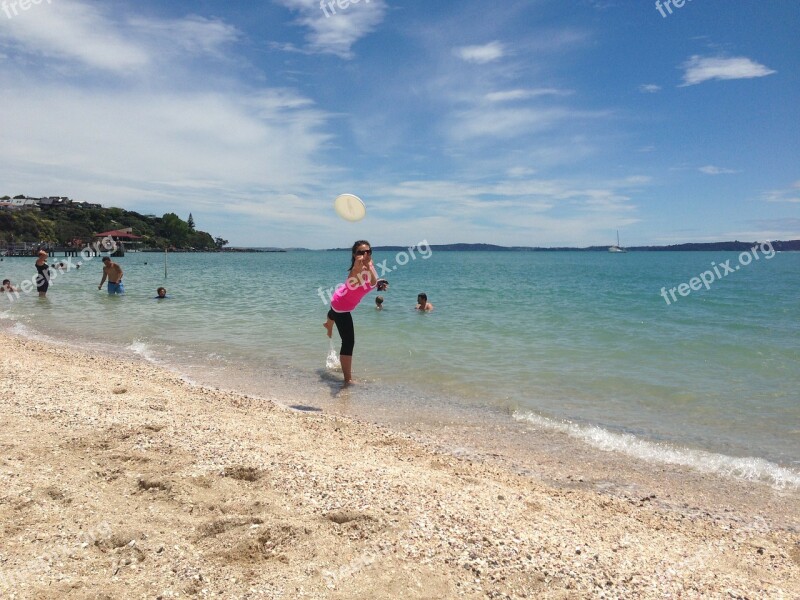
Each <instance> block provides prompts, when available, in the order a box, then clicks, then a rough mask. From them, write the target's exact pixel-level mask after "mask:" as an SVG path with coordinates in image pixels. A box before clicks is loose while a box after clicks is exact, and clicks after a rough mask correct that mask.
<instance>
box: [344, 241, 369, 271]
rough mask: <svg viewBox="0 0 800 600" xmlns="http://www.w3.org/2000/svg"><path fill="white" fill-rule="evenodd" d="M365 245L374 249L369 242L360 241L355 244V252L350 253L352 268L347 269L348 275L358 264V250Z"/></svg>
mask: <svg viewBox="0 0 800 600" xmlns="http://www.w3.org/2000/svg"><path fill="white" fill-rule="evenodd" d="M364 244H366V245H367V246H369V247H370V250H371V249H372V244H370V243H369V242H368V241H367V240H358V241H357V242H356V243H355V244H353V250H352V251H351V253H350V268H349V269H347V272H348V273H349V272H350V271H352V270H353V265H354V264H356V250H357V249H358V247H359V246H363V245H364Z"/></svg>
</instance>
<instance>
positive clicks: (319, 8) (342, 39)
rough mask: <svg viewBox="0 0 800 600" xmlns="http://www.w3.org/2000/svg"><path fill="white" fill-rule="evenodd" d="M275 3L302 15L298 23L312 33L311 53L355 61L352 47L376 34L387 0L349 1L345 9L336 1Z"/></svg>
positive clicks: (309, 48)
mask: <svg viewBox="0 0 800 600" xmlns="http://www.w3.org/2000/svg"><path fill="white" fill-rule="evenodd" d="M275 1H276V2H277V3H278V4H281V5H283V6H285V7H286V8H288V9H290V10H292V11H295V12H297V13H299V14H300V17H299V18H298V21H297V22H298V23H299V24H300V25H303V26H304V27H307V28H308V29H309V30H310V33H309V34H308V35H307V36H306V41H307V42H308V50H309V51H311V52H319V53H322V54H335V55H336V56H339V57H341V58H352V57H353V50H352V48H353V45H354V44H355V43H356V42H357V41H358V40H360V39H361V38H363V37H365V36H366V35H368V34H369V33H371V32H372V31H374V30H375V29H376V28H377V27H378V25H379V24H380V23H381V22H382V21H383V18H384V15H385V14H386V3H385V2H384V0H364V1H363V2H362V1H360V0H350V2H349V4H348V5H347V8H345V9H341V8H339V5H338V3H337V2H336V1H335V0H334V1H326V2H323V3H320V1H319V0H275ZM287 49H292V50H293V49H294V48H293V47H292V46H288V47H287Z"/></svg>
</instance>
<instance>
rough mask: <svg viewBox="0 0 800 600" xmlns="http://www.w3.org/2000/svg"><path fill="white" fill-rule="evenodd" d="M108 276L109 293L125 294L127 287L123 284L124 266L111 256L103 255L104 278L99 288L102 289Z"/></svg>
mask: <svg viewBox="0 0 800 600" xmlns="http://www.w3.org/2000/svg"><path fill="white" fill-rule="evenodd" d="M106 277H108V293H109V294H112V295H113V294H124V293H125V288H124V287H123V285H122V267H120V266H119V265H118V264H117V263H115V262H114V261H112V260H111V259H110V258H109V257H107V256H104V257H103V278H102V279H101V280H100V285H98V286H97V289H98V290H99V289H102V287H103V282H104V281H105V280H106Z"/></svg>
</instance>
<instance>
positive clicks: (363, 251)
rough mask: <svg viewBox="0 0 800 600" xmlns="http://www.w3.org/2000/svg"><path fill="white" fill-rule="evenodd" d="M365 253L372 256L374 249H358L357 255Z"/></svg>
mask: <svg viewBox="0 0 800 600" xmlns="http://www.w3.org/2000/svg"><path fill="white" fill-rule="evenodd" d="M365 254H369V255H370V256H372V250H356V256H364V255H365Z"/></svg>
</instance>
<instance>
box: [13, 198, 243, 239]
mask: <svg viewBox="0 0 800 600" xmlns="http://www.w3.org/2000/svg"><path fill="white" fill-rule="evenodd" d="M126 227H131V228H133V233H134V234H135V235H139V236H142V240H141V241H142V247H143V248H164V247H169V248H175V249H180V250H189V249H193V250H219V249H220V248H221V247H222V246H224V245H225V244H226V243H227V241H226V240H223V239H221V238H216V239H215V238H213V237H212V236H211V234H209V233H206V232H205V231H199V230H196V229H195V228H194V222H193V219H192V216H191V215H189V219H188V220H187V221H184V220H182V219H181V218H180V217H178V215H176V214H175V213H167V214H165V215H164V216H162V217H155V216H152V215H142V214H139V213H137V212H133V211H128V210H124V209H122V208H86V207H79V206H70V205H66V206H57V207H52V208H43V209H42V210H41V211H39V210H30V209H21V210H2V211H0V247H3V246H5V245H7V244H10V243H11V242H12V241H13V242H14V243H22V242H32V243H40V242H49V243H52V244H55V245H59V246H61V245H64V246H66V245H85V244H87V243H89V242H91V240H92V237H93V236H94V235H95V234H97V233H101V232H104V231H110V230H115V229H124V228H126Z"/></svg>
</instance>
